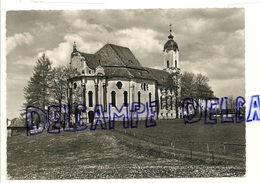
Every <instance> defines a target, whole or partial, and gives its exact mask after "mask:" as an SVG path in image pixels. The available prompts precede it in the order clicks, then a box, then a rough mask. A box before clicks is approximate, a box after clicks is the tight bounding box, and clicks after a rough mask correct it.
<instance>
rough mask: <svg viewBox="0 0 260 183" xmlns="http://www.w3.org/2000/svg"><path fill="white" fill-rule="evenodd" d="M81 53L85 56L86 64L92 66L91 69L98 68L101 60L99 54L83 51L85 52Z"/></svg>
mask: <svg viewBox="0 0 260 183" xmlns="http://www.w3.org/2000/svg"><path fill="white" fill-rule="evenodd" d="M80 53H81V55H82V56H83V57H84V58H85V60H86V64H87V65H88V67H90V68H91V69H95V68H97V66H98V65H99V60H100V56H99V55H95V54H88V53H83V52H80Z"/></svg>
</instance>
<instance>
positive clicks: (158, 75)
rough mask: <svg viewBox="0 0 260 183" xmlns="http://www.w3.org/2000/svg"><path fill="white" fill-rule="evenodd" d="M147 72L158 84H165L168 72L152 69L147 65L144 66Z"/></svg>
mask: <svg viewBox="0 0 260 183" xmlns="http://www.w3.org/2000/svg"><path fill="white" fill-rule="evenodd" d="M145 69H146V70H147V71H148V72H149V74H151V75H152V76H153V78H154V79H155V80H156V81H157V83H158V84H159V85H165V84H166V81H167V78H168V77H169V73H168V72H166V71H163V70H158V69H152V68H149V67H146V68H145Z"/></svg>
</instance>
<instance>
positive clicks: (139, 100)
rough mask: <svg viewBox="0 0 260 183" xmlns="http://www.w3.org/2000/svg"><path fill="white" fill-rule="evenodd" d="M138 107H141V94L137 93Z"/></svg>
mask: <svg viewBox="0 0 260 183" xmlns="http://www.w3.org/2000/svg"><path fill="white" fill-rule="evenodd" d="M138 106H139V107H140V106H141V92H138Z"/></svg>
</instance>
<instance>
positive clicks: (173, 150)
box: [172, 146, 175, 157]
mask: <svg viewBox="0 0 260 183" xmlns="http://www.w3.org/2000/svg"><path fill="white" fill-rule="evenodd" d="M172 152H173V157H175V149H174V146H172Z"/></svg>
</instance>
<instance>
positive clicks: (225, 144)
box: [223, 142, 226, 153]
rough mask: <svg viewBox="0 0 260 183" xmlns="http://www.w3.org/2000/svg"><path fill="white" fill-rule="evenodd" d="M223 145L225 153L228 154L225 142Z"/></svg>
mask: <svg viewBox="0 0 260 183" xmlns="http://www.w3.org/2000/svg"><path fill="white" fill-rule="evenodd" d="M223 145H224V153H225V152H226V144H225V142H224V143H223Z"/></svg>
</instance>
